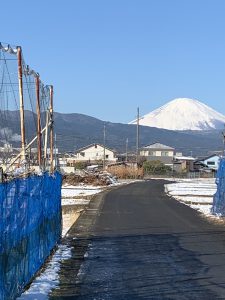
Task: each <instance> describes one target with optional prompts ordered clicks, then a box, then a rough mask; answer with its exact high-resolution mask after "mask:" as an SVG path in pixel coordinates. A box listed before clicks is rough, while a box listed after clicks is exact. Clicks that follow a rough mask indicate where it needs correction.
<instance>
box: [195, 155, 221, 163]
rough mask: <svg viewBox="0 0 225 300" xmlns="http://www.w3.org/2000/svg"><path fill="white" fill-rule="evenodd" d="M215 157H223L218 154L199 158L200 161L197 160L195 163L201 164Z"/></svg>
mask: <svg viewBox="0 0 225 300" xmlns="http://www.w3.org/2000/svg"><path fill="white" fill-rule="evenodd" d="M215 156H217V157H221V155H218V154H212V155H209V156H206V157H202V158H199V159H197V160H196V161H195V162H196V163H197V162H201V161H204V160H207V159H210V158H212V157H215Z"/></svg>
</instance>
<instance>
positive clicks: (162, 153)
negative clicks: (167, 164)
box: [161, 151, 169, 156]
mask: <svg viewBox="0 0 225 300" xmlns="http://www.w3.org/2000/svg"><path fill="white" fill-rule="evenodd" d="M161 156H169V152H168V151H162V152H161Z"/></svg>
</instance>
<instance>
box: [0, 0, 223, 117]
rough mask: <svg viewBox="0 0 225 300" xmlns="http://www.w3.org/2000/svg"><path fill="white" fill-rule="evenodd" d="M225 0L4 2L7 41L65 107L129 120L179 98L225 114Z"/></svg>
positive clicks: (59, 107)
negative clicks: (53, 91) (195, 100)
mask: <svg viewBox="0 0 225 300" xmlns="http://www.w3.org/2000/svg"><path fill="white" fill-rule="evenodd" d="M224 15H225V1H224V0H210V1H209V0H135V1H134V0H79V1H78V0H64V1H58V0H54V1H53V0H46V1H44V0H38V1H28V0H27V1H25V0H20V1H2V2H1V25H0V26H1V27H0V28H1V29H0V33H1V34H0V41H2V42H9V43H11V44H16V45H21V46H22V47H23V53H24V57H25V59H26V63H27V64H29V65H30V66H31V67H32V68H34V69H35V70H36V71H37V72H39V73H40V75H41V77H42V80H43V81H44V82H45V83H49V84H53V85H54V89H55V107H56V110H57V111H59V112H65V113H72V112H76V113H83V114H87V115H91V116H94V117H97V118H100V119H102V120H107V121H113V122H124V123H126V122H128V121H130V120H132V119H134V117H135V114H136V108H137V106H139V107H140V112H141V114H145V113H148V112H150V111H151V110H153V109H155V108H157V107H159V106H161V105H163V104H165V103H166V102H168V101H170V100H172V99H173V98H177V97H190V98H195V99H198V100H200V101H202V102H204V103H205V104H208V105H209V106H212V107H213V108H214V109H216V110H218V111H219V112H221V113H223V114H225V101H224V100H225V17H224Z"/></svg>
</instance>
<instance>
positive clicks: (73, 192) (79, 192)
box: [61, 187, 102, 198]
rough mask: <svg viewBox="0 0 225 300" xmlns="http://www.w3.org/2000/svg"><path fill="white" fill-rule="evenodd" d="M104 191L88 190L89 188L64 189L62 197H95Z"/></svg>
mask: <svg viewBox="0 0 225 300" xmlns="http://www.w3.org/2000/svg"><path fill="white" fill-rule="evenodd" d="M101 191H102V189H100V188H99V187H98V189H92V188H91V189H87V188H83V187H73V188H72V187H69V188H68V187H62V190H61V195H62V198H66V197H77V196H91V195H95V194H98V193H100V192H101Z"/></svg>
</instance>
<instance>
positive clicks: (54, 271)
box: [17, 245, 72, 300]
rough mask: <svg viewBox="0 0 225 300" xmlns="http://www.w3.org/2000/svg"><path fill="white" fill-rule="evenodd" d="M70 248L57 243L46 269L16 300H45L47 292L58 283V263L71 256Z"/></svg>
mask: <svg viewBox="0 0 225 300" xmlns="http://www.w3.org/2000/svg"><path fill="white" fill-rule="evenodd" d="M71 249H72V248H70V247H68V246H66V245H59V248H58V250H57V251H56V252H55V254H54V255H53V257H52V259H51V261H50V262H49V263H47V266H46V269H45V270H44V272H42V273H41V274H40V275H39V276H37V277H36V279H35V280H34V281H33V282H32V284H31V286H30V288H29V289H28V290H27V291H25V292H24V293H23V294H22V295H21V296H20V297H18V298H17V300H47V299H49V297H48V294H49V293H50V292H51V290H52V289H54V288H56V287H57V286H58V284H59V274H58V273H59V270H60V263H61V262H62V261H63V260H67V259H69V258H70V257H71Z"/></svg>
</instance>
